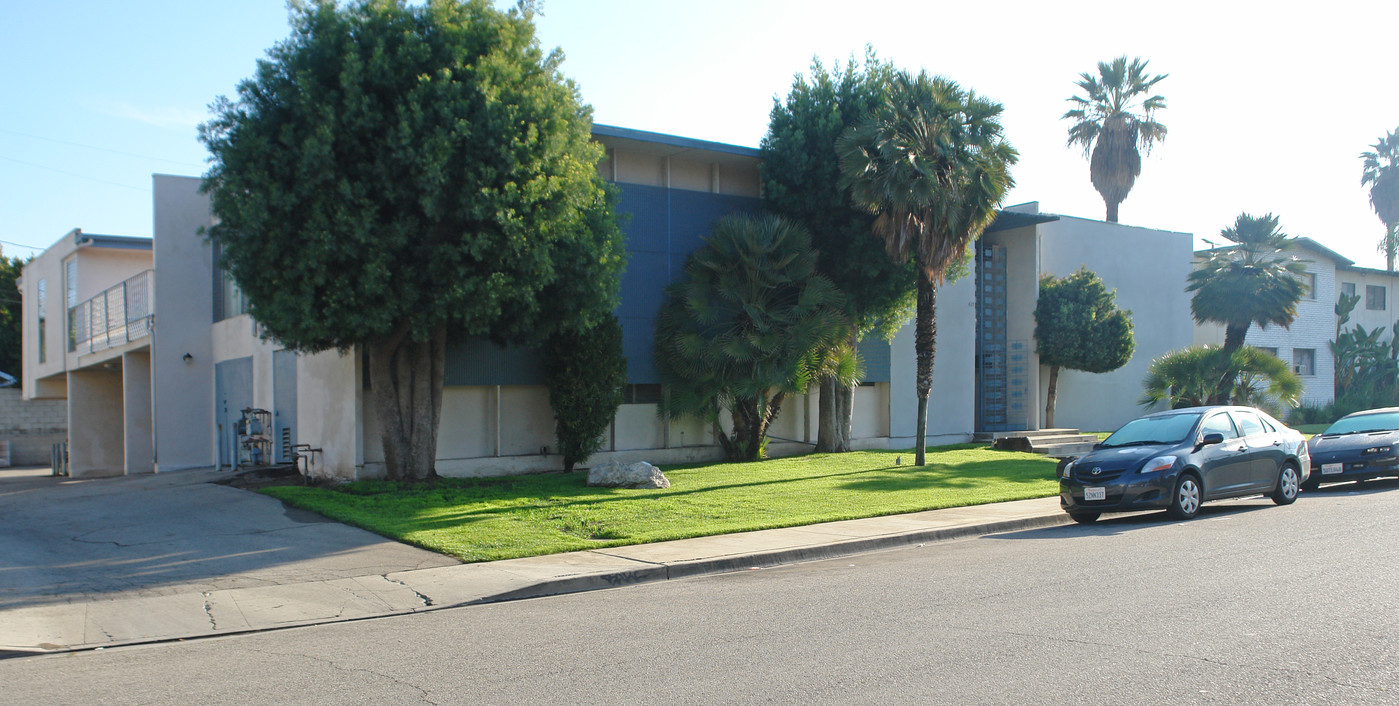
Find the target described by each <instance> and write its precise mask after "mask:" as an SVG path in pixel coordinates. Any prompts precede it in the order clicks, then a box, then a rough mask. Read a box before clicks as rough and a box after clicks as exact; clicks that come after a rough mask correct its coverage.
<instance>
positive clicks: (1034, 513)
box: [0, 497, 1069, 656]
mask: <svg viewBox="0 0 1399 706" xmlns="http://www.w3.org/2000/svg"><path fill="white" fill-rule="evenodd" d="M1067 522H1069V518H1068V516H1067V515H1065V514H1064V512H1063V511H1062V510H1061V509H1060V508H1059V499H1058V498H1057V497H1051V498H1042V499H1037V500H1022V501H1017V502H1008V503H998V504H993V505H980V506H975V507H965V508H951V509H946V510H932V511H927V512H918V513H912V514H907V515H892V516H888V517H876V518H869V519H864V520H848V521H844V522H832V523H828V524H821V525H808V526H805V527H791V528H786V529H775V530H763V531H758V532H745V533H741V534H731V535H720V536H715V537H701V538H696V539H685V540H678V541H673V542H658V543H655V544H640V545H634V546H628V547H616V548H611V549H599V550H593V551H582V552H572V553H568V554H554V555H550V556H540V557H530V558H526V559H510V560H505V561H494V562H485V563H477V564H459V565H450V566H437V567H432V568H422V569H414V570H407V571H398V572H390V573H384V574H373V575H365V576H354V577H349V578H330V579H322V580H307V581H305V582H301V583H281V584H277V585H265V586H251V587H232V588H222V589H215V590H194V591H186V592H180V593H172V594H167V595H143V596H135V597H133V596H116V597H111V598H103V597H100V596H91V595H89V596H79V597H77V598H76V599H74V600H71V601H69V602H63V603H49V604H37V605H21V606H17V607H10V608H3V607H0V656H17V655H22V654H29V653H42V652H61V651H70V650H81V649H92V648H99V647H110V646H117V645H129V644H139V643H143V642H156V641H162V640H172V639H188V638H197V637H209V636H215V635H227V634H233V633H238V632H247V631H257V630H267V629H274V628H283V627H291V626H300V625H314V624H318V623H328V622H337V621H346V620H356V619H362V618H370V617H377V616H385V615H396V614H404V613H416V612H421V611H426V610H437V609H441V608H450V607H455V606H463V605H470V604H475V603H489V602H493V601H504V600H518V599H523V598H534V597H539V596H548V595H555V594H561V593H571V592H576V591H588V590H595V589H601V588H613V587H619V586H626V585H630V584H637V583H643V582H648V581H663V580H669V579H676V578H683V577H687V576H696V575H700V574H710V573H721V572H729V571H737V570H745V569H749V568H754V567H770V566H777V565H781V564H790V563H796V562H802V561H812V560H817V559H826V558H831V557H837V556H843V555H848V554H855V553H859V552H867V551H872V550H877V549H886V548H893V547H900V546H907V545H913V544H919V543H924V542H936V541H943V540H949V539H956V538H962V537H975V536H981V535H986V534H995V533H1000V532H1012V531H1017V530H1025V529H1032V528H1038V527H1048V526H1053V525H1060V524H1065V523H1067Z"/></svg>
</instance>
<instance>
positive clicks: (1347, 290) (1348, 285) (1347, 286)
mask: <svg viewBox="0 0 1399 706" xmlns="http://www.w3.org/2000/svg"><path fill="white" fill-rule="evenodd" d="M1341 294H1343V295H1345V296H1347V297H1353V296H1355V283H1354V282H1342V283H1341Z"/></svg>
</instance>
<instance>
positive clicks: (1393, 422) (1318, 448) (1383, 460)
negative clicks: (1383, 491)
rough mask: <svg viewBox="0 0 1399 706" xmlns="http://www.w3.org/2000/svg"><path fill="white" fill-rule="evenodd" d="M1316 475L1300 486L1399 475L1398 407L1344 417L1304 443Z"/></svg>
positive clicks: (1370, 410)
mask: <svg viewBox="0 0 1399 706" xmlns="http://www.w3.org/2000/svg"><path fill="white" fill-rule="evenodd" d="M1307 450H1308V451H1309V452H1310V453H1311V456H1312V462H1313V463H1315V464H1316V469H1317V472H1316V473H1313V474H1312V477H1311V479H1310V480H1308V481H1307V482H1306V483H1305V484H1304V485H1303V486H1302V487H1303V488H1306V489H1307V490H1316V488H1317V486H1319V485H1321V484H1322V483H1331V482H1339V481H1347V480H1369V479H1371V478H1379V477H1381V476H1399V407H1387V408H1385V409H1367V410H1365V411H1364V412H1356V413H1355V414H1347V415H1346V416H1344V417H1341V418H1340V419H1338V420H1336V423H1335V424H1332V425H1331V426H1329V427H1327V428H1326V431H1323V432H1321V433H1320V434H1317V435H1316V436H1313V437H1312V438H1311V440H1310V441H1308V442H1307Z"/></svg>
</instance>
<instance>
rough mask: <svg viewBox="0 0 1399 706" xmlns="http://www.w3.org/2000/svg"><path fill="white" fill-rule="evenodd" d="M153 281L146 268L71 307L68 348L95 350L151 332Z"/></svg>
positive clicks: (110, 346)
mask: <svg viewBox="0 0 1399 706" xmlns="http://www.w3.org/2000/svg"><path fill="white" fill-rule="evenodd" d="M153 281H154V280H153V277H152V271H151V270H146V271H145V272H142V273H141V274H139V275H136V276H135V277H132V278H131V279H128V280H126V281H125V282H122V283H121V284H118V285H117V286H115V287H112V288H110V289H108V290H107V291H105V292H102V293H101V294H98V295H97V296H95V297H93V298H91V299H89V300H87V301H85V302H83V303H81V304H79V305H77V306H75V307H73V308H72V309H69V310H68V350H70V351H77V352H78V353H84V354H85V353H93V352H95V351H100V350H104V349H107V348H112V347H114V346H120V345H124V344H127V343H130V342H131V341H136V340H139V339H142V338H145V337H146V336H149V335H151V325H152V324H153V322H154V321H155V292H154V287H153Z"/></svg>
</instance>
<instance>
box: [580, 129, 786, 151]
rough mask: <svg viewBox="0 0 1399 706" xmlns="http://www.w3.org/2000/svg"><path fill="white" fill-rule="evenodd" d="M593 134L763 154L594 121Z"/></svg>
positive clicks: (680, 146) (657, 143) (748, 149)
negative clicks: (600, 123)
mask: <svg viewBox="0 0 1399 706" xmlns="http://www.w3.org/2000/svg"><path fill="white" fill-rule="evenodd" d="M593 134H594V135H596V136H599V137H615V138H618V139H623V140H635V141H637V142H649V143H652V144H656V145H665V146H668V147H678V148H680V149H687V150H705V151H706V152H722V153H724V154H734V155H739V156H742V157H757V156H759V154H761V153H760V152H759V150H758V148H756V147H741V146H739V145H730V144H726V143H723V142H710V141H709V140H696V139H694V138H693V137H680V136H678V135H666V134H664V133H659V132H648V131H646V130H633V129H631V128H625V127H617V126H615V125H598V124H596V123H594V124H593Z"/></svg>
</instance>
